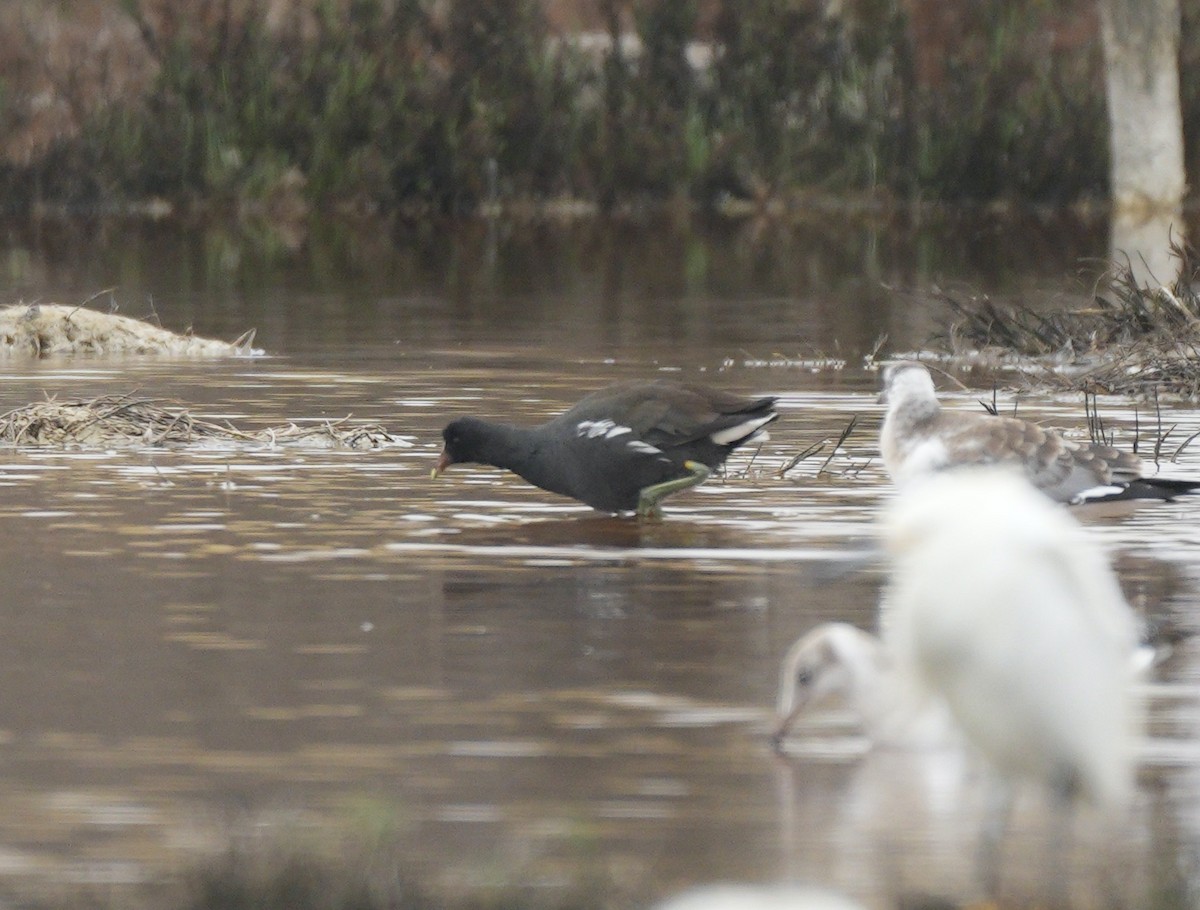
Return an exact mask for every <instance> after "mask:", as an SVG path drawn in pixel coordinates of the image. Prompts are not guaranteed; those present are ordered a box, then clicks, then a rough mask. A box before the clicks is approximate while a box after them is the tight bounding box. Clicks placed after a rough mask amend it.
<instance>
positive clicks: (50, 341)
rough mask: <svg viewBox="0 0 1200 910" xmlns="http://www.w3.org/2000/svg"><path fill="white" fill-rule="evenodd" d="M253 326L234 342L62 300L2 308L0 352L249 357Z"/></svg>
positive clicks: (41, 355)
mask: <svg viewBox="0 0 1200 910" xmlns="http://www.w3.org/2000/svg"><path fill="white" fill-rule="evenodd" d="M253 341H254V330H253V329H251V330H250V331H249V332H246V334H244V335H242V337H241V338H239V339H237V340H236V341H232V342H229V341H217V340H215V339H212V338H197V337H196V336H195V335H180V334H178V333H176V332H170V331H168V330H167V329H164V328H160V327H159V326H155V325H151V324H150V323H148V322H143V321H142V320H140V319H132V318H130V317H129V316H118V315H117V314H116V313H102V312H99V311H97V310H89V309H85V308H84V307H82V306H65V305H63V304H60V303H35V304H28V305H27V304H16V305H14V306H7V307H0V353H7V354H14V355H28V356H32V357H46V356H49V355H51V354H167V355H175V356H180V357H250V356H255V355H260V354H262V351H261V350H257V349H255V348H253V347H251V343H252V342H253Z"/></svg>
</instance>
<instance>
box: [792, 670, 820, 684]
mask: <svg viewBox="0 0 1200 910" xmlns="http://www.w3.org/2000/svg"><path fill="white" fill-rule="evenodd" d="M815 675H816V674H815V673H813V671H812V670H811V669H810V668H809V667H803V668H801V669H799V670H797V671H796V685H797V686H811V685H812V681H813V677H814V676H815Z"/></svg>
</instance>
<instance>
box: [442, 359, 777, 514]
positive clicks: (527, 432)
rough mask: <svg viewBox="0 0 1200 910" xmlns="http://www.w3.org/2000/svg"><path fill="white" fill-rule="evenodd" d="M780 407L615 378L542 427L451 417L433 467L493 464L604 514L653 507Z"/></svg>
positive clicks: (716, 462)
mask: <svg viewBox="0 0 1200 910" xmlns="http://www.w3.org/2000/svg"><path fill="white" fill-rule="evenodd" d="M774 404H775V399H774V398H771V397H766V398H753V399H751V398H742V397H739V396H737V395H732V394H730V393H728V392H722V391H720V390H717V389H709V388H705V387H703V386H696V385H688V384H683V383H676V382H664V381H656V382H624V383H619V384H617V385H613V386H609V387H608V388H605V389H601V390H600V391H598V392H594V393H592V394H591V395H588V396H587V397H586V398H584V399H583V400H582V401H580V402H579V403H578V404H577V405H575V406H574V407H573V408H571V409H570V410H569V411H566V412H565V413H563V414H560V415H559V416H558V417H555V418H554V419H553V420H550V421H548V422H546V423H544V424H542V425H541V426H537V427H516V426H511V425H509V424H503V423H493V422H490V421H486V420H480V419H478V418H475V417H460V418H458V419H457V420H454V421H451V422H450V423H449V424H447V426H446V428H445V429H444V430H443V431H442V436H443V438H444V439H445V448H444V450H443V451H442V455H441V457H440V458H439V459H438V462H437V466H436V467H435V468H434V469H433V474H434V476H435V477H436V476H437V475H438V474H439V473H440V472H441V471H442V470H444V469H445V468H446V467H448V466H449V465H452V464H457V463H460V462H474V463H477V464H488V465H493V466H495V467H498V468H506V469H508V470H510V471H513V472H515V473H517V474H520V475H521V476H522V477H524V478H525V479H526V480H527V481H529V482H530V483H532V484H534V485H535V486H538V487H541V488H542V489H543V490H549V491H551V492H553V493H561V494H562V495H564V496H569V497H571V498H572V499H578V500H579V501H580V502H584V503H586V504H588V505H590V506H592V507H593V508H596V509H600V510H601V511H605V512H626V511H633V510H637V511H638V513H639V514H650V513H653V512H656V511H657V510H658V503H659V501H660V500H661V499H662V498H663V497H664V496H667V495H668V494H670V493H674V492H676V491H677V490H681V489H685V488H687V487H690V486H695V485H696V484H698V483H700V482H701V481H702V480H704V479H705V478H706V477H708V475H709V473H710V472H711V471H712V470H714V469H715V468H717V467H719V466H720V465H721V464H723V463H724V461H725V459H726V457H728V455H729V453H730V452H732V451H733V450H734V449H736V448H737V447H738V446H740V445H742V444H743V443H746V442H749V441H751V440H758V439H763V438H765V437H766V433H765V432H764V431H763V429H762V428H763V427H764V426H766V425H767V424H768V423H770V422H771V421H772V420H775V419H776V418H777V417H778V416H779V415H778V414H776V413H775V411H774Z"/></svg>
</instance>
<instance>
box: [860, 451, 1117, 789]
mask: <svg viewBox="0 0 1200 910" xmlns="http://www.w3.org/2000/svg"><path fill="white" fill-rule="evenodd" d="M885 536H886V543H887V546H888V548H889V550H890V552H891V555H892V558H893V572H892V578H891V583H890V587H889V591H888V594H887V596H886V597H885V612H884V616H883V619H882V628H883V631H884V638H885V641H886V642H887V644H888V646H889V648H890V649H891V651H892V653H893V654H894V655H895V659H896V661H897V665H898V668H899V671H900V672H902V673H905V674H906V675H909V676H910V677H911V678H912V679H914V680H916V681H917V682H918V683H919V684H920V685H923V686H925V687H927V688H928V689H929V690H930V691H932V692H934V693H937V694H938V695H940V696H941V697H942V698H944V699H945V701H946V704H947V705H948V707H949V709H950V712H951V713H952V715H953V716H954V718H955V720H956V721H957V723H958V725H959V726H960V727H961V729H962V731H963V733H964V734H965V735H966V737H967V739H968V740H969V741H971V742H972V743H974V745H975V746H977V747H978V749H979V751H980V752H981V753H982V754H983V755H984V756H985V757H986V758H987V759H988V760H989V761H990V763H991V764H992V765H993V766H994V767H995V769H996V770H997V771H998V772H999V773H1000V775H1001V776H1002V777H1003V778H1005V779H1007V780H1009V781H1013V782H1015V781H1017V780H1020V779H1031V780H1034V781H1039V782H1041V783H1043V784H1045V785H1047V786H1048V787H1050V788H1051V789H1052V790H1053V791H1054V792H1056V793H1058V794H1060V795H1062V796H1064V797H1070V798H1074V797H1082V798H1084V799H1086V800H1088V801H1090V802H1092V803H1093V804H1095V805H1097V806H1101V807H1105V808H1108V809H1117V808H1120V807H1122V806H1124V805H1125V804H1126V802H1127V801H1128V799H1129V798H1130V796H1131V793H1132V790H1133V771H1134V763H1133V758H1134V748H1135V744H1136V736H1137V730H1138V711H1137V709H1136V706H1135V703H1134V700H1133V697H1132V691H1131V690H1132V686H1131V682H1132V677H1133V661H1132V660H1131V655H1132V654H1134V653H1135V652H1136V649H1137V644H1138V630H1137V622H1136V620H1135V617H1134V615H1133V613H1132V611H1131V610H1130V609H1129V607H1128V605H1127V604H1126V602H1125V599H1124V596H1123V595H1122V593H1121V589H1120V586H1119V585H1118V583H1117V579H1116V577H1115V575H1114V574H1113V571H1112V569H1111V567H1110V566H1109V564H1108V560H1107V558H1106V557H1105V555H1104V554H1103V552H1102V551H1101V550H1100V549H1099V547H1097V546H1096V544H1095V543H1094V542H1093V541H1092V540H1091V539H1089V538H1088V537H1087V536H1086V534H1085V532H1084V530H1083V528H1082V527H1081V526H1080V525H1079V524H1078V522H1076V521H1075V520H1074V519H1073V518H1072V517H1071V516H1070V515H1069V514H1068V513H1067V512H1065V511H1064V510H1062V509H1059V508H1057V507H1055V506H1054V505H1053V504H1052V503H1051V502H1050V501H1049V500H1048V499H1046V498H1045V497H1044V496H1041V495H1039V494H1038V493H1037V492H1036V491H1035V490H1034V489H1033V488H1032V487H1031V486H1030V485H1029V484H1028V483H1027V482H1026V481H1025V480H1024V479H1023V478H1021V477H1020V476H1018V475H1017V474H1016V473H1015V472H1009V471H1004V470H1000V469H959V470H954V471H947V472H943V473H941V474H936V475H933V476H931V477H929V478H928V479H926V480H924V481H922V482H920V483H913V484H910V485H908V486H906V487H904V488H903V489H902V490H901V492H900V495H899V496H898V497H897V499H896V501H895V503H894V505H893V507H892V509H891V512H890V514H889V516H888V518H887V523H886V534H885Z"/></svg>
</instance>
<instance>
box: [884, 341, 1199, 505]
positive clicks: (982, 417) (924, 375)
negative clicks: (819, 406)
mask: <svg viewBox="0 0 1200 910" xmlns="http://www.w3.org/2000/svg"><path fill="white" fill-rule="evenodd" d="M883 400H884V401H886V402H887V405H888V409H887V416H886V417H885V418H884V421H883V433H882V436H881V439H880V448H881V449H882V452H883V463H884V466H885V467H886V468H887V470H888V473H889V474H890V475H891V476H892V479H893V480H894V481H895V482H896V483H897V484H904V483H907V482H908V481H910V480H911V479H913V478H914V477H920V476H922V475H925V474H929V473H931V472H934V471H940V470H943V469H945V468H954V467H961V466H964V465H989V464H1003V465H1010V466H1013V467H1015V468H1018V469H1019V470H1020V471H1022V472H1024V474H1025V476H1026V477H1027V478H1028V479H1029V481H1030V482H1031V483H1032V484H1033V485H1034V486H1036V487H1037V488H1038V489H1039V490H1041V491H1042V492H1043V493H1045V494H1046V495H1048V496H1050V497H1051V498H1052V499H1056V500H1058V501H1059V502H1083V501H1092V502H1094V501H1099V500H1105V501H1106V500H1114V499H1170V498H1171V497H1172V496H1175V495H1176V494H1179V493H1186V492H1187V491H1189V490H1193V489H1195V488H1197V487H1200V480H1184V479H1173V478H1165V477H1145V476H1143V469H1142V462H1141V459H1139V458H1138V457H1137V456H1136V455H1134V454H1132V453H1129V452H1122V451H1121V450H1119V449H1116V448H1113V447H1112V446H1107V445H1099V444H1096V443H1088V442H1075V441H1073V440H1070V439H1065V438H1063V437H1062V436H1060V435H1059V434H1058V433H1056V432H1055V431H1054V430H1047V429H1044V428H1043V427H1040V426H1038V425H1037V424H1036V423H1031V422H1030V421H1028V420H1021V419H1019V418H1016V417H995V416H992V415H990V414H982V413H974V412H966V411H947V410H945V409H943V408H942V407H941V405H939V404H938V400H937V393H936V392H935V391H934V388H933V380H932V379H931V378H930V376H929V371H928V370H927V369H926V368H925V367H924V366H922V365H921V364H919V363H913V362H908V361H904V362H899V363H894V364H891V365H889V366H887V367H885V368H884V371H883Z"/></svg>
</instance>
